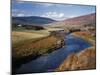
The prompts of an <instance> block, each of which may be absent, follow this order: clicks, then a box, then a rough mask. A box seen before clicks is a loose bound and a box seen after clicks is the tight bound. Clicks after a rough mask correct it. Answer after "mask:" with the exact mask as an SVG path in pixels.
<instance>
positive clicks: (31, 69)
mask: <svg viewBox="0 0 100 75" xmlns="http://www.w3.org/2000/svg"><path fill="white" fill-rule="evenodd" d="M90 46H91V44H90V43H88V42H87V41H85V40H83V39H81V38H78V37H75V36H73V35H70V34H69V35H66V36H65V45H64V47H62V48H60V49H58V50H56V51H54V52H52V53H50V54H48V55H43V56H41V57H39V58H37V59H35V60H32V61H30V62H28V63H26V64H23V65H22V66H21V67H20V68H19V69H18V70H17V71H16V73H40V72H52V71H54V70H55V69H56V68H57V67H58V66H59V65H60V64H61V63H62V62H63V61H64V59H65V58H67V56H68V55H69V54H71V53H77V52H79V51H81V50H83V49H85V48H88V47H90Z"/></svg>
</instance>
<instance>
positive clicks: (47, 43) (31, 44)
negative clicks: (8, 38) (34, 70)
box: [13, 36, 58, 57]
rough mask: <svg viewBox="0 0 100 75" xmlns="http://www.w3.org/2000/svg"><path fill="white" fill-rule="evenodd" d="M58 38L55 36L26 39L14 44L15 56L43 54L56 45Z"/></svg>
mask: <svg viewBox="0 0 100 75" xmlns="http://www.w3.org/2000/svg"><path fill="white" fill-rule="evenodd" d="M57 40H58V39H57V38H55V37H54V36H50V37H45V38H41V39H39V40H38V41H32V40H30V41H25V42H22V43H21V42H20V43H21V44H20V43H19V44H17V45H15V46H13V56H14V57H23V56H29V55H32V54H33V55H34V54H38V55H39V54H43V53H45V52H47V51H48V49H50V48H52V47H54V46H55V44H56V42H57Z"/></svg>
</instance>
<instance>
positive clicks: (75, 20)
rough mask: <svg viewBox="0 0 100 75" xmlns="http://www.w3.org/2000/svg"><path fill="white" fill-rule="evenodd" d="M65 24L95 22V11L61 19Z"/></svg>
mask: <svg viewBox="0 0 100 75" xmlns="http://www.w3.org/2000/svg"><path fill="white" fill-rule="evenodd" d="M63 22H64V23H65V24H66V25H67V24H69V25H85V24H95V23H96V13H92V14H88V15H84V16H79V17H74V18H70V19H66V20H64V21H63Z"/></svg>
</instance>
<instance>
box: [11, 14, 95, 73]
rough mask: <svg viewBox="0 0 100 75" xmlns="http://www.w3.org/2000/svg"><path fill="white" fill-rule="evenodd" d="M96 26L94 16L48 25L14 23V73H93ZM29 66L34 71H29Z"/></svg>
mask: <svg viewBox="0 0 100 75" xmlns="http://www.w3.org/2000/svg"><path fill="white" fill-rule="evenodd" d="M23 19H24V18H23ZM17 20H18V18H17ZM50 20H51V19H50ZM46 21H47V20H46ZM52 21H54V20H52ZM19 22H20V23H21V24H20V23H19ZM95 25H96V24H95V13H94V14H89V15H84V16H80V17H75V18H71V19H67V20H64V21H58V22H57V21H54V22H52V23H47V24H39V22H38V24H37V22H35V24H29V23H26V24H23V23H22V20H20V21H18V22H17V21H16V20H15V21H14V23H13V26H12V59H13V61H12V62H13V63H12V64H13V66H12V67H13V69H14V70H13V73H31V72H52V71H69V70H81V69H95V68H96V62H95V60H96V55H95V53H96V50H95V47H96V44H95V43H96V26H95ZM47 58H48V59H47ZM50 62H52V63H50ZM39 64H40V65H42V66H40V67H39V66H38V65H39ZM30 66H33V67H31V68H30V69H29V67H30ZM34 67H37V68H36V69H35V68H34Z"/></svg>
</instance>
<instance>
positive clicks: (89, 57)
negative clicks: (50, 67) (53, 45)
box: [56, 47, 96, 71]
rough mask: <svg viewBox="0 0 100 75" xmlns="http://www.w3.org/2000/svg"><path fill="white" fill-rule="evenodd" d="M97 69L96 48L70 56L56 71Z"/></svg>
mask: <svg viewBox="0 0 100 75" xmlns="http://www.w3.org/2000/svg"><path fill="white" fill-rule="evenodd" d="M95 68H96V50H95V47H90V48H87V49H84V50H83V51H81V52H79V53H76V54H75V53H73V54H71V55H69V56H68V57H67V58H66V59H65V60H64V62H63V63H62V64H61V65H60V66H59V67H58V68H57V69H56V71H69V70H87V69H95Z"/></svg>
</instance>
